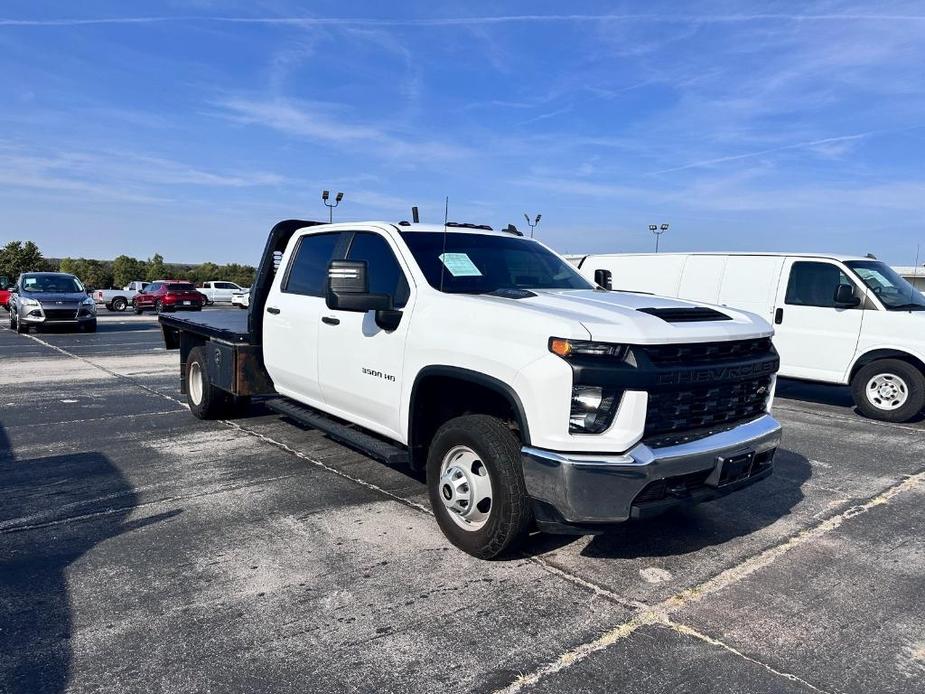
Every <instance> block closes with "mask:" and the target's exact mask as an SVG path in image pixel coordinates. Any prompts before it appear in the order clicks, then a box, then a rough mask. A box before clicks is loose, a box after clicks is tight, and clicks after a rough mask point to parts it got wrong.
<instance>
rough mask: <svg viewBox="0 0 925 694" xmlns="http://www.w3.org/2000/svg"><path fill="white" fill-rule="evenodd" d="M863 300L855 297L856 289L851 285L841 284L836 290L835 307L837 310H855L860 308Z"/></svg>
mask: <svg viewBox="0 0 925 694" xmlns="http://www.w3.org/2000/svg"><path fill="white" fill-rule="evenodd" d="M860 303H861V299H860V297H858V296H855V293H854V287H853V286H852V285H850V284H840V285H838V289H836V290H835V307H836V308H854V307H855V306H859V305H860Z"/></svg>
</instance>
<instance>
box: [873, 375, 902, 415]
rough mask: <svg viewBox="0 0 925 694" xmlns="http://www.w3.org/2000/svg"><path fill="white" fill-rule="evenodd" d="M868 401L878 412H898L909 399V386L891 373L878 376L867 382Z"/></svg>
mask: <svg viewBox="0 0 925 694" xmlns="http://www.w3.org/2000/svg"><path fill="white" fill-rule="evenodd" d="M866 393H867V399H868V400H869V401H870V404H871V405H873V406H874V407H876V408H877V409H878V410H885V411H887V412H889V411H891V410H898V409H899V408H900V407H902V406H903V405H905V404H906V401H907V400H908V399H909V386H908V385H906V382H905V381H904V380H903V379H902V378H900V377H899V376H897V375H896V374H891V373H881V374H877V375H876V376H874V377H873V378H871V379H870V380H869V381H868V382H867V388H866Z"/></svg>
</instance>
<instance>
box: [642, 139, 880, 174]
mask: <svg viewBox="0 0 925 694" xmlns="http://www.w3.org/2000/svg"><path fill="white" fill-rule="evenodd" d="M880 132H881V131H877V130H871V131H869V132H865V133H855V134H853V135H841V136H838V137H824V138H822V139H819V140H811V141H808V142H795V143H793V144H790V145H783V146H781V147H771V148H770V149H762V150H758V151H756V152H745V153H743V154H734V155H731V156H728V157H716V158H713V159H703V160H701V161H692V162H688V163H687V164H681V165H680V166H672V167H669V168H667V169H660V170H658V171H651V172H649V175H652V176H658V175H659V174H665V173H671V172H673V171H684V170H685V169H697V168H702V167H706V166H715V165H717V164H725V163H728V162H731V161H740V160H742V159H753V158H755V157H762V156H766V155H768V154H775V153H777V152H785V151H787V150H794V149H817V148H820V147H823V146H826V145H834V144H836V143H842V144H843V143H847V142H852V141H857V140H862V139H864V138H867V137H871V136H872V135H877V134H880Z"/></svg>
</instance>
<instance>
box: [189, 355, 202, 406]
mask: <svg viewBox="0 0 925 694" xmlns="http://www.w3.org/2000/svg"><path fill="white" fill-rule="evenodd" d="M186 388H187V389H188V390H189V397H190V400H192V401H193V404H194V405H200V404H202V392H203V390H204V386H203V383H202V367H201V366H200V365H199V362H198V361H194V362H192V363H191V364H190V365H189V375H188V376H187V379H186Z"/></svg>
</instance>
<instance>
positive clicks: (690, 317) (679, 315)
mask: <svg viewBox="0 0 925 694" xmlns="http://www.w3.org/2000/svg"><path fill="white" fill-rule="evenodd" d="M636 310H637V311H639V312H640V313H648V314H649V315H650V316H655V317H656V318H661V319H662V320H663V321H665V322H666V323H701V322H707V321H718V320H732V317H731V316H727V315H726V314H725V313H720V312H719V311H716V310H714V309H712V308H707V307H706V306H689V307H688V306H683V307H671V308H637V309H636Z"/></svg>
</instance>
